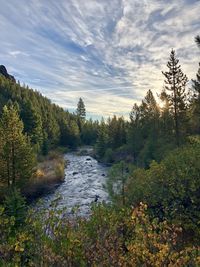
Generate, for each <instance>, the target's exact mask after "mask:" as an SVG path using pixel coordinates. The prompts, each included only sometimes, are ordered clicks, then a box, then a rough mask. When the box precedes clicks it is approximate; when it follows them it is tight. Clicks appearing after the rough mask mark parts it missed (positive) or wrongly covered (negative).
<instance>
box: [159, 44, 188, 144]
mask: <svg viewBox="0 0 200 267" xmlns="http://www.w3.org/2000/svg"><path fill="white" fill-rule="evenodd" d="M167 67H168V69H169V70H168V71H166V72H162V73H163V75H164V76H165V78H166V80H165V86H164V89H165V92H166V95H167V97H168V99H169V103H170V106H171V108H172V112H173V117H174V129H175V136H176V144H177V145H178V146H179V145H180V137H181V136H180V134H181V126H182V125H181V122H182V119H183V118H184V116H185V110H186V93H185V87H186V84H187V82H188V78H187V76H186V75H185V74H184V73H183V72H182V70H181V66H180V65H179V60H178V59H177V58H176V56H175V51H174V50H173V49H172V51H171V54H170V58H169V61H168V63H167Z"/></svg>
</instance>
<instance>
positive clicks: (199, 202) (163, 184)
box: [126, 145, 200, 236]
mask: <svg viewBox="0 0 200 267" xmlns="http://www.w3.org/2000/svg"><path fill="white" fill-rule="evenodd" d="M199 162H200V146H199V145H195V146H193V145H191V146H186V147H184V148H180V149H177V150H175V151H173V152H172V153H170V154H169V155H168V156H167V157H166V158H165V159H164V160H163V161H162V162H161V163H160V164H158V163H156V162H155V161H154V162H152V163H151V165H150V168H149V169H148V170H144V169H137V170H136V171H135V172H133V175H132V176H131V178H130V179H129V180H128V182H127V185H126V189H127V198H128V200H129V203H130V204H133V203H135V204H136V203H139V202H140V201H144V202H145V203H147V204H148V206H149V207H150V210H151V212H152V213H153V216H155V217H159V218H160V219H161V220H163V219H165V218H167V219H169V220H171V221H172V222H175V223H180V224H181V225H182V226H183V228H184V229H185V230H187V231H191V234H192V235H194V234H196V235H197V236H200V231H199V229H200V197H199V196H200V191H199V188H200V164H199Z"/></svg>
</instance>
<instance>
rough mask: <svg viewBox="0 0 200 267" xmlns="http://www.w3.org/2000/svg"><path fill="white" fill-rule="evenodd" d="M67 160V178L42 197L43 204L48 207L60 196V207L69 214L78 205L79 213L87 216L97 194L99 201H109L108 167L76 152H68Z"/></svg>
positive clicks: (58, 203) (58, 202)
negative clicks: (107, 186) (107, 185)
mask: <svg viewBox="0 0 200 267" xmlns="http://www.w3.org/2000/svg"><path fill="white" fill-rule="evenodd" d="M65 160H66V162H67V164H66V165H67V166H66V168H65V180H64V182H63V183H62V184H61V185H60V186H59V187H57V188H56V190H55V191H54V192H53V193H52V194H49V195H47V196H45V197H43V198H42V199H43V204H42V206H43V207H44V206H45V207H48V206H49V205H50V204H51V202H52V201H53V200H55V199H56V198H58V196H60V198H58V200H57V205H58V208H67V214H68V215H70V214H71V213H72V208H74V207H75V206H76V207H77V213H78V215H80V216H84V217H85V216H86V217H87V216H88V215H89V214H90V205H91V203H93V202H94V201H95V198H96V196H98V201H97V202H102V201H105V202H108V201H109V197H108V193H107V192H106V190H105V188H104V184H105V183H106V179H107V172H108V167H106V166H105V165H103V164H101V163H99V162H98V161H97V160H96V159H94V158H93V157H91V156H88V155H85V156H79V155H78V154H77V153H76V152H74V153H67V154H66V155H65Z"/></svg>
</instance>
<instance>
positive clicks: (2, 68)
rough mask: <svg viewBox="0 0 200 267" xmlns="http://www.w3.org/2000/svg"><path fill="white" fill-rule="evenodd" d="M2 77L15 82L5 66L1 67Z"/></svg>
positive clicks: (0, 73)
mask: <svg viewBox="0 0 200 267" xmlns="http://www.w3.org/2000/svg"><path fill="white" fill-rule="evenodd" d="M0 75H3V76H4V77H5V78H7V79H9V80H11V81H13V82H15V78H14V76H12V75H10V74H8V72H7V69H6V67H5V66H4V65H0Z"/></svg>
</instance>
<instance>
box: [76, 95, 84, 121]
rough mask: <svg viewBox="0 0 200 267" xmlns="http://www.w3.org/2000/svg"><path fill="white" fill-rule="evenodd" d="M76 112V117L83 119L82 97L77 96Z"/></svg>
mask: <svg viewBox="0 0 200 267" xmlns="http://www.w3.org/2000/svg"><path fill="white" fill-rule="evenodd" d="M76 114H77V116H78V118H80V119H81V120H83V121H84V120H85V117H86V109H85V104H84V102H83V100H82V98H79V101H78V104H77V109H76Z"/></svg>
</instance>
